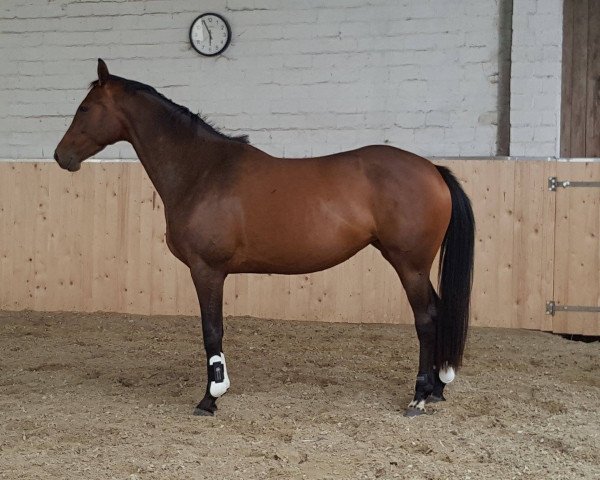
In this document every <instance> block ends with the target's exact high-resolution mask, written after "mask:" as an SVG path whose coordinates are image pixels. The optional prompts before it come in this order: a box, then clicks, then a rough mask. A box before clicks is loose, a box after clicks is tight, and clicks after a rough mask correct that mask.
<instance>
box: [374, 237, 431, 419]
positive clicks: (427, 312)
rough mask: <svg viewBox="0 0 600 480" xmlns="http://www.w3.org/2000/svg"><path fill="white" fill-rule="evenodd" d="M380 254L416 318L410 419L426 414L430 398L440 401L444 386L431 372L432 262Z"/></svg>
mask: <svg viewBox="0 0 600 480" xmlns="http://www.w3.org/2000/svg"><path fill="white" fill-rule="evenodd" d="M376 246H378V245H376ZM382 253H383V256H384V257H385V258H386V259H387V260H388V261H389V262H390V263H391V264H392V266H393V267H394V269H395V270H396V272H397V273H398V275H399V276H400V280H401V282H402V285H403V286H404V289H405V290H406V295H407V297H408V301H409V303H410V306H411V308H412V311H413V313H414V316H415V326H416V330H417V337H418V338H419V371H418V374H417V381H416V385H415V395H414V397H413V400H412V401H411V402H410V404H409V405H408V409H407V410H406V416H410V417H412V416H416V415H419V414H421V413H424V412H425V402H426V400H427V399H428V397H429V396H430V395H432V394H434V395H435V396H436V397H434V398H440V399H442V398H443V395H442V390H443V384H441V385H439V383H441V382H439V381H436V380H437V375H435V371H434V357H435V341H436V338H435V335H436V325H435V317H436V303H437V294H436V293H435V290H434V289H433V286H432V285H431V282H430V281H429V271H430V269H431V261H415V260H414V258H411V256H410V254H409V253H404V252H400V253H394V252H390V251H385V250H383V249H382ZM440 387H441V388H440Z"/></svg>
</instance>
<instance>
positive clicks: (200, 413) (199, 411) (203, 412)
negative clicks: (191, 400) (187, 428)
mask: <svg viewBox="0 0 600 480" xmlns="http://www.w3.org/2000/svg"><path fill="white" fill-rule="evenodd" d="M194 415H196V416H198V417H213V416H214V415H215V413H214V412H211V411H209V410H204V409H202V408H198V407H196V408H194Z"/></svg>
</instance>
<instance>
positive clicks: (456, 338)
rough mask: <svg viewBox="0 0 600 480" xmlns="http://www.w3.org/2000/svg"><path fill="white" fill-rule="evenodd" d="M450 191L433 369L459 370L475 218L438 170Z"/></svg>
mask: <svg viewBox="0 0 600 480" xmlns="http://www.w3.org/2000/svg"><path fill="white" fill-rule="evenodd" d="M437 169H438V170H439V172H440V174H441V175H442V177H443V178H444V181H445V182H446V184H447V185H448V188H449V189H450V195H451V197H452V216H451V217H450V225H449V226H448V230H447V231H446V236H445V237H444V241H443V242H442V247H441V250H440V271H439V280H438V282H439V286H438V291H439V295H440V301H439V302H438V305H439V307H440V310H441V311H440V312H438V315H436V318H437V329H436V331H437V334H436V349H435V365H436V367H437V368H438V369H439V368H441V367H443V366H444V365H445V364H447V365H450V366H452V367H454V369H458V367H460V365H461V362H462V356H463V352H464V349H465V342H466V340H467V329H468V327H469V306H470V299H471V286H472V285H473V254H474V252H473V249H474V244H475V218H474V217H473V210H472V208H471V202H470V201H469V197H467V195H466V194H465V192H464V190H463V189H462V187H461V186H460V184H459V183H458V180H457V179H456V177H455V176H454V175H453V174H452V172H451V171H450V170H449V169H448V168H446V167H440V166H438V167H437Z"/></svg>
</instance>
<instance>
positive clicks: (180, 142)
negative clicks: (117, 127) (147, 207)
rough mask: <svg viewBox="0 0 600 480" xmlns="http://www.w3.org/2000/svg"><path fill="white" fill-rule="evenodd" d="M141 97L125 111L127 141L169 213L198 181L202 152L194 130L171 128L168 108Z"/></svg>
mask: <svg viewBox="0 0 600 480" xmlns="http://www.w3.org/2000/svg"><path fill="white" fill-rule="evenodd" d="M144 97H145V96H144V95H139V97H138V98H137V99H136V100H135V101H132V102H130V103H129V104H126V105H125V107H124V116H125V119H126V123H127V124H128V125H127V130H128V132H129V137H130V138H128V139H127V140H128V141H129V142H130V143H131V144H132V145H133V148H134V149H135V151H136V153H137V155H138V157H139V159H140V161H141V162H142V165H143V166H144V168H145V170H146V172H147V173H148V176H149V177H150V180H151V181H152V183H153V184H154V187H155V188H156V191H157V192H158V194H159V195H160V197H161V199H162V201H163V203H164V204H165V209H168V208H169V206H170V205H173V204H175V203H177V201H178V200H179V199H180V198H181V197H182V195H184V194H185V193H186V192H187V191H188V190H189V187H190V185H191V184H192V183H193V182H195V181H196V179H197V178H198V175H199V174H200V172H201V170H202V169H203V167H204V165H203V163H204V162H203V161H202V160H203V159H202V157H203V152H201V151H198V148H197V147H198V144H199V143H200V140H199V139H198V138H197V137H196V138H195V137H194V133H193V126H191V125H190V126H178V125H175V124H173V123H172V122H170V121H169V119H170V118H172V117H171V115H172V112H169V111H168V107H167V106H165V105H161V103H160V102H159V101H157V100H155V99H152V98H148V97H146V98H144ZM194 147H196V148H195V149H194ZM194 150H195V154H193V151H194Z"/></svg>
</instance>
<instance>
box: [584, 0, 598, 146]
mask: <svg viewBox="0 0 600 480" xmlns="http://www.w3.org/2000/svg"><path fill="white" fill-rule="evenodd" d="M588 8H589V10H588V31H589V34H588V43H587V51H588V54H587V92H586V93H587V102H586V103H587V112H586V113H587V115H586V120H587V124H586V139H585V154H586V155H585V156H586V157H600V28H599V26H600V2H599V1H591V2H589V4H588Z"/></svg>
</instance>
